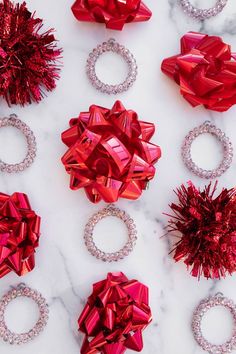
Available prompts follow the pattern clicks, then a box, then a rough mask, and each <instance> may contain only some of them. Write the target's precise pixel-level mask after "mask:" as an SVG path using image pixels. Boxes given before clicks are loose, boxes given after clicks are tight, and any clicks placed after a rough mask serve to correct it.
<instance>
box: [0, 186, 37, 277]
mask: <svg viewBox="0 0 236 354" xmlns="http://www.w3.org/2000/svg"><path fill="white" fill-rule="evenodd" d="M39 236H40V217H39V216H38V215H36V214H35V212H34V211H33V210H32V209H31V207H30V203H29V200H28V197H27V196H26V195H25V194H23V193H14V194H13V195H12V196H9V195H6V194H3V193H0V278H1V277H3V276H4V275H6V274H8V273H9V272H11V271H13V272H15V273H16V274H18V275H19V276H21V275H25V274H26V273H28V272H30V271H31V270H32V269H33V268H34V266H35V259H34V253H35V248H37V247H38V241H39Z"/></svg>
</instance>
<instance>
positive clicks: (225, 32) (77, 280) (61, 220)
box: [0, 0, 236, 354]
mask: <svg viewBox="0 0 236 354" xmlns="http://www.w3.org/2000/svg"><path fill="white" fill-rule="evenodd" d="M196 3H197V2H196ZM206 3H207V5H208V4H209V6H211V5H213V3H214V0H208V1H205V0H201V1H200V0H199V1H198V4H199V5H200V6H204V4H205V5H206ZM146 4H147V5H148V6H149V7H150V8H151V9H152V10H153V17H152V19H151V21H149V22H147V23H140V24H132V25H127V26H126V28H125V29H124V31H122V32H114V31H108V30H106V29H105V28H104V27H103V26H102V25H101V26H100V25H97V24H93V25H92V24H86V23H78V22H76V20H75V19H74V17H73V16H72V13H71V11H70V5H71V4H70V2H68V1H67V0H50V1H46V0H28V5H29V8H30V9H31V10H32V11H34V10H36V13H37V15H38V16H39V17H42V18H44V19H45V26H46V28H48V27H54V28H55V29H56V36H57V38H58V40H59V45H60V46H61V47H63V50H64V53H63V68H62V72H61V80H60V81H59V82H58V87H57V89H56V90H55V91H54V92H53V93H51V94H48V97H47V98H46V99H44V101H43V102H42V103H40V104H38V105H37V104H32V105H31V106H28V107H25V108H20V107H12V108H9V107H7V105H6V104H5V103H4V102H2V101H1V104H0V115H1V116H4V115H9V114H10V113H13V112H15V113H17V114H18V115H19V117H20V118H21V119H22V120H24V121H25V122H26V123H27V124H29V125H30V127H31V128H32V129H33V131H34V132H35V135H36V137H37V143H38V155H37V158H36V161H35V163H34V164H33V165H32V167H31V168H30V169H28V170H27V171H25V172H24V173H21V174H18V175H11V176H9V175H6V174H1V175H0V190H1V191H2V192H5V193H13V192H14V191H22V192H25V193H27V194H28V195H29V196H30V200H31V204H32V206H33V208H34V209H35V210H36V211H37V212H38V213H39V214H40V215H41V216H42V236H41V243H40V248H39V249H38V251H37V254H36V268H35V270H34V271H33V272H32V273H30V274H28V275H27V276H25V277H24V278H23V279H18V278H17V276H16V275H14V274H10V275H8V276H6V277H5V278H3V279H1V281H0V295H3V294H4V293H5V291H7V290H8V288H9V286H10V285H15V284H17V283H18V282H20V281H22V280H23V281H24V282H26V283H27V284H28V285H30V286H32V287H34V288H36V289H38V290H40V291H41V292H42V293H43V295H44V296H45V297H46V298H47V299H48V302H49V304H50V320H49V324H48V326H47V328H46V330H45V332H44V333H43V334H42V335H41V336H40V337H39V338H37V339H36V340H35V341H33V342H31V343H28V344H27V345H24V346H22V347H12V346H9V345H7V344H5V343H3V342H2V341H0V353H2V354H14V353H19V354H31V353H32V352H33V353H34V354H51V353H57V354H76V353H79V351H80V344H81V340H82V337H81V335H79V334H78V333H77V323H76V321H77V317H78V314H79V313H80V311H81V310H82V308H83V305H84V303H85V300H86V299H87V296H88V295H89V294H90V292H91V286H92V283H93V282H96V281H98V280H100V279H103V278H104V277H105V276H106V273H107V272H108V271H123V272H125V273H126V274H127V276H128V277H130V278H137V279H139V280H140V281H142V282H144V283H145V284H147V285H148V286H149V288H150V303H151V307H152V311H153V322H152V324H151V325H150V326H149V328H147V330H146V331H145V333H144V349H143V353H144V354H157V353H159V354H201V353H202V351H201V349H200V348H199V347H198V346H197V344H196V343H195V342H194V340H193V336H192V333H191V328H190V321H191V316H192V311H193V309H194V307H195V306H196V305H197V304H198V302H199V301H200V300H201V298H203V297H205V296H207V295H209V294H214V293H215V292H217V291H222V292H223V293H224V294H225V295H226V296H229V297H231V298H232V299H234V300H235V301H236V287H235V281H236V278H235V276H232V277H228V278H227V279H225V280H221V281H206V280H201V281H200V282H198V281H197V280H196V279H194V278H192V277H191V276H190V275H189V274H188V273H187V271H186V269H185V266H184V265H183V264H182V263H179V264H174V262H173V260H172V258H171V257H170V256H169V255H168V253H169V250H170V243H171V240H170V239H169V238H168V237H165V238H161V236H162V235H163V234H164V232H165V231H164V227H165V225H166V223H167V218H166V217H165V216H164V215H163V212H168V210H169V209H168V204H169V203H170V202H171V201H172V200H174V199H175V196H174V194H173V189H174V188H175V187H177V186H179V184H180V183H182V182H186V181H188V180H190V179H192V180H193V182H195V183H196V184H197V185H200V186H203V185H204V184H205V181H204V180H200V179H199V178H197V177H195V176H193V175H191V173H190V172H189V171H187V170H186V168H185V167H184V165H183V163H182V160H181V157H180V146H181V143H182V140H183V138H184V136H185V135H186V134H187V133H188V131H189V130H190V129H191V128H193V127H195V126H197V125H199V124H201V123H202V122H204V121H205V120H206V119H208V120H211V121H212V122H214V123H215V124H217V126H218V127H219V128H221V129H222V130H224V131H225V132H226V133H227V135H228V136H229V137H230V138H231V140H232V141H233V142H234V143H235V141H236V134H235V131H236V107H234V108H232V109H231V110H230V111H228V112H226V113H223V114H219V113H213V112H210V111H206V110H204V109H203V108H196V109H193V108H191V107H190V106H189V105H188V104H187V103H186V102H185V101H184V100H183V99H182V97H180V95H179V94H178V88H177V86H175V85H174V84H173V83H172V82H171V81H170V80H169V79H168V78H167V77H165V76H164V75H163V74H162V73H161V72H160V64H161V61H162V59H163V58H165V57H167V56H170V55H172V54H175V53H177V52H178V51H179V38H180V36H182V35H183V34H184V33H185V32H187V31H188V30H195V31H202V32H206V33H209V34H217V35H221V36H222V37H223V38H224V40H225V41H226V42H228V43H231V44H232V48H233V49H235V50H236V37H235V35H236V3H235V1H234V0H229V1H228V5H227V7H226V8H225V10H224V11H223V12H222V14H220V15H219V16H217V18H214V19H211V20H208V21H205V22H202V23H198V22H195V21H194V20H192V19H190V18H188V17H187V16H186V15H185V14H183V12H182V10H181V9H180V8H179V6H178V1H177V0H169V1H167V0H158V1H157V0H146ZM111 36H112V37H114V38H116V39H117V40H118V41H119V42H120V43H122V44H124V45H125V46H127V47H128V48H129V49H130V50H131V51H132V52H133V53H134V55H135V57H136V59H137V62H138V66H139V75H138V79H137V82H136V83H135V85H134V86H133V87H132V88H131V89H130V90H129V91H128V92H127V93H124V94H121V95H120V96H119V97H117V98H119V99H121V100H122V101H123V103H124V105H125V106H126V107H127V108H132V109H134V110H136V111H137V112H138V113H139V116H140V117H141V118H142V119H143V120H148V121H152V122H154V123H155V124H156V126H157V132H156V135H155V137H154V142H156V143H158V144H159V145H160V146H161V147H162V150H163V157H162V159H161V160H160V162H159V164H158V166H157V174H156V177H155V180H154V181H153V182H152V183H151V184H150V188H149V190H147V191H146V192H145V193H143V196H142V197H141V198H140V200H138V201H136V202H129V201H125V200H123V201H120V202H119V203H118V206H120V207H121V208H124V209H125V210H127V211H128V212H129V213H130V214H131V215H132V217H133V218H134V219H135V220H136V224H137V228H138V242H137V246H136V247H135V250H134V252H133V253H132V254H131V255H130V256H129V257H128V258H127V259H125V260H123V261H121V262H119V263H118V264H103V263H102V262H100V261H98V260H96V259H94V258H93V257H92V256H90V255H89V254H88V252H87V250H86V248H85V246H84V243H83V228H84V225H85V223H86V221H87V219H88V218H89V216H90V215H91V214H92V213H93V212H96V211H97V210H98V209H99V208H100V207H102V204H101V205H97V206H94V205H91V204H90V203H89V202H88V200H87V199H86V197H85V195H84V193H83V191H77V192H73V191H70V190H69V188H68V182H69V178H68V176H67V175H66V173H65V172H64V168H63V166H62V165H61V163H60V157H61V156H62V154H63V153H64V151H65V147H64V146H63V144H62V143H61V140H60V134H61V132H62V131H63V130H65V129H66V128H67V126H68V120H69V118H71V117H74V116H76V115H78V113H79V112H80V111H84V110H87V108H88V107H89V105H90V104H92V103H96V104H100V105H104V106H107V107H111V106H112V104H113V102H114V100H115V97H113V96H111V97H109V96H107V95H103V94H101V93H99V92H97V91H96V90H95V89H94V88H93V87H91V85H90V83H89V82H88V80H87V77H86V74H85V62H86V59H87V56H88V53H89V52H90V50H91V49H92V48H93V47H95V46H96V45H97V44H98V43H100V42H103V41H104V40H106V39H108V38H110V37H111ZM108 63H112V64H113V65H117V66H108V65H105V64H108ZM110 67H117V70H115V71H113V70H110ZM122 70H123V67H122V65H120V62H119V60H116V58H111V57H109V56H106V57H104V62H102V61H101V62H100V66H99V71H100V72H101V74H102V75H103V76H104V77H107V78H108V77H109V78H111V79H112V78H114V79H119V78H120V76H121V75H122V73H123V71H122ZM3 130H4V131H3ZM24 148H25V147H24V144H23V142H22V138H21V136H20V134H18V133H17V132H15V131H13V130H11V129H9V130H7V129H2V130H1V131H0V149H1V157H2V158H4V159H6V160H8V161H10V160H12V162H15V161H17V160H18V159H19V158H20V157H22V156H23V154H24ZM206 151H207V152H209V156H208V154H206V153H205V152H206ZM193 153H194V155H195V158H196V159H197V161H198V162H200V163H202V165H203V166H204V167H207V166H209V167H214V165H215V164H216V163H217V161H219V159H220V157H221V155H220V153H221V151H220V148H219V147H218V145H217V144H216V143H215V141H211V139H204V138H202V139H201V141H200V139H199V142H198V144H197V143H196V144H195V146H194V149H193ZM235 174H236V164H235V159H234V163H233V165H232V167H231V168H230V170H229V171H228V172H227V173H225V175H224V176H222V177H221V178H220V180H219V186H220V187H221V186H226V187H232V186H234V184H235ZM114 226H115V227H114ZM123 231H125V229H124V228H123V225H122V224H120V223H119V222H118V221H116V220H112V219H107V220H106V221H104V222H102V223H101V224H99V225H98V228H97V230H96V235H95V236H96V240H97V241H98V243H99V245H100V246H102V245H104V244H105V243H106V250H111V248H112V247H113V248H115V247H119V246H120V245H121V243H122V241H124V239H125V232H123ZM27 305H28V304H26V303H24V301H20V300H19V302H18V303H17V304H16V303H15V304H13V303H12V304H11V306H9V310H8V312H7V321H8V323H9V324H11V326H12V327H11V328H13V329H15V330H22V329H23V330H24V329H27V328H28V326H30V325H32V324H33V320H34V319H35V316H36V314H35V312H34V311H29V309H28V306H27ZM32 309H33V308H32ZM227 316H228V314H227V313H225V312H224V311H223V310H222V311H220V310H219V311H213V312H212V313H211V314H209V316H208V318H207V321H205V323H204V328H205V330H206V333H207V335H208V338H209V339H211V340H213V341H214V340H215V341H216V342H218V341H222V340H225V339H226V338H227V336H228V334H229V333H230V330H231V325H232V323H231V322H230V316H228V317H227ZM127 353H128V351H127Z"/></svg>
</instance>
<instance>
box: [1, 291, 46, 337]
mask: <svg viewBox="0 0 236 354" xmlns="http://www.w3.org/2000/svg"><path fill="white" fill-rule="evenodd" d="M20 296H24V297H28V298H31V299H32V300H33V301H34V302H35V303H36V304H37V305H38V307H39V319H38V321H37V323H36V324H35V326H34V327H33V328H32V329H31V330H30V331H29V332H26V333H14V332H12V331H10V330H9V329H8V327H7V325H6V323H5V319H4V314H5V310H6V307H7V305H8V304H9V303H10V302H11V301H12V300H14V299H16V298H17V297H20ZM48 313H49V310H48V305H47V303H46V300H45V299H44V297H43V296H42V295H41V294H40V293H39V292H38V291H36V290H33V289H31V288H29V287H28V286H26V285H25V284H19V285H18V286H17V287H16V288H13V289H12V290H10V291H9V292H8V293H7V294H5V295H4V296H3V297H2V299H1V300H0V337H1V338H2V339H3V340H4V341H5V342H8V343H10V344H24V343H27V342H29V341H31V340H33V339H34V338H35V337H37V336H38V335H39V334H40V333H41V332H42V331H43V329H44V327H45V326H46V324H47V321H48Z"/></svg>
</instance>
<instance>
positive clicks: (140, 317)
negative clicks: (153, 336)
mask: <svg viewBox="0 0 236 354" xmlns="http://www.w3.org/2000/svg"><path fill="white" fill-rule="evenodd" d="M151 321H152V314H151V309H150V307H149V305H148V288H147V287H146V286H145V285H143V284H142V283H140V282H138V281H137V280H128V278H127V277H126V276H125V275H124V274H123V273H121V272H120V273H108V275H107V279H105V280H102V281H100V282H98V283H96V284H94V285H93V293H92V294H91V295H90V296H89V298H88V301H87V304H86V305H85V307H84V309H83V311H82V313H81V315H80V317H79V320H78V324H79V330H80V331H81V332H83V333H85V338H84V341H83V345H82V348H81V354H95V353H104V354H123V353H124V352H125V351H126V349H132V350H135V351H138V352H139V351H141V350H142V349H143V340H142V331H143V330H144V329H145V328H146V327H147V326H148V325H149V323H150V322H151Z"/></svg>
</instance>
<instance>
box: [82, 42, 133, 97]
mask: <svg viewBox="0 0 236 354" xmlns="http://www.w3.org/2000/svg"><path fill="white" fill-rule="evenodd" d="M105 52H114V53H117V54H119V55H120V56H121V57H123V58H124V60H125V61H126V63H127V65H128V75H127V78H126V80H125V81H124V82H122V83H120V84H118V85H108V84H105V83H103V82H102V81H101V80H100V79H99V78H98V77H97V74H96V62H97V60H98V58H99V57H100V56H101V55H102V54H103V53H105ZM86 71H87V75H88V78H89V80H90V81H91V83H92V85H93V86H94V87H95V88H96V89H97V90H99V91H101V92H104V93H107V94H109V95H110V94H118V93H121V92H124V91H127V90H128V89H129V88H130V87H131V86H132V85H133V83H134V82H135V80H136V77H137V64H136V60H135V58H134V56H133V54H132V53H131V52H130V51H129V50H128V49H126V48H125V47H124V46H123V45H120V44H119V43H117V42H116V41H115V39H113V38H111V39H109V40H108V42H104V43H102V44H101V45H98V46H97V47H96V48H95V49H94V50H93V51H92V52H91V53H90V54H89V58H88V60H87V66H86Z"/></svg>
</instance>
